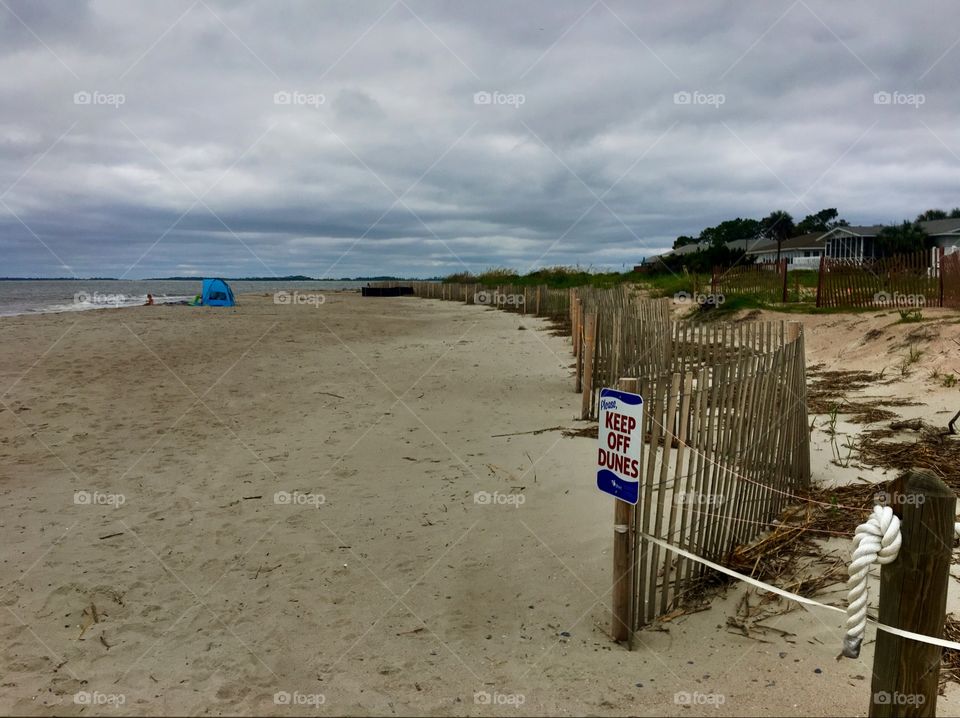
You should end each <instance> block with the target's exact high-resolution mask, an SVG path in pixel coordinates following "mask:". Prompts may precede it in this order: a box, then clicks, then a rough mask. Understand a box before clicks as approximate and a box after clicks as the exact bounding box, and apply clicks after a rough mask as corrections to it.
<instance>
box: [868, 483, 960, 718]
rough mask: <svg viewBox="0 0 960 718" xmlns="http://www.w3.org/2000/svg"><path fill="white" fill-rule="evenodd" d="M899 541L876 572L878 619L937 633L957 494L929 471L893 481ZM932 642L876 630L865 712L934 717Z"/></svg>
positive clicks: (936, 660)
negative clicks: (890, 557)
mask: <svg viewBox="0 0 960 718" xmlns="http://www.w3.org/2000/svg"><path fill="white" fill-rule="evenodd" d="M890 494H891V497H890V501H891V505H892V507H893V511H894V513H895V514H897V515H898V516H900V517H901V518H902V523H901V525H900V532H901V536H902V538H903V544H902V545H901V547H900V553H899V554H898V555H897V558H896V560H895V561H893V563H889V564H887V565H885V566H884V567H883V569H882V570H881V572H880V610H879V616H878V620H879V622H880V623H883V624H886V625H888V626H893V627H894V628H902V629H904V630H907V631H912V632H914V633H921V634H924V635H927V636H935V637H937V638H942V637H943V624H944V621H945V618H946V610H947V585H948V583H949V581H950V560H951V554H952V550H953V535H954V525H953V522H954V519H953V517H954V511H955V509H956V504H957V497H956V495H955V494H954V493H953V491H952V490H951V489H950V487H948V486H947V485H946V484H945V483H944V482H943V481H942V480H941V479H939V478H938V477H936V476H934V475H933V474H932V473H931V472H929V471H911V472H909V473H907V474H905V475H904V476H902V477H900V478H899V479H897V480H896V481H894V482H893V485H892V490H891V491H890ZM942 650H943V649H941V648H940V647H939V646H934V645H931V644H929V643H920V642H919V641H912V640H910V639H907V638H901V637H900V636H895V635H893V634H892V633H887V632H886V631H883V630H878V631H877V647H876V652H875V653H874V659H873V683H872V684H871V686H870V716H871V718H874V717H876V718H879V717H881V716H935V715H936V714H937V685H938V682H939V680H940V654H941V653H942Z"/></svg>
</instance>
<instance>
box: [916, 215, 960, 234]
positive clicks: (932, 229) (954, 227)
mask: <svg viewBox="0 0 960 718" xmlns="http://www.w3.org/2000/svg"><path fill="white" fill-rule="evenodd" d="M919 224H920V227H921V228H922V229H923V231H924V232H926V233H927V234H929V235H930V236H931V237H936V236H938V235H943V234H960V219H931V220H927V221H926V222H920V223H919Z"/></svg>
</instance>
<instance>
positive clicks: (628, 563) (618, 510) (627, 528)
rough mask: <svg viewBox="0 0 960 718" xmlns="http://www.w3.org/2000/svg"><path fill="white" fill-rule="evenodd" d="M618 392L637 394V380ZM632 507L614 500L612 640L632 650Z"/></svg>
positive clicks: (624, 381) (626, 382)
mask: <svg viewBox="0 0 960 718" xmlns="http://www.w3.org/2000/svg"><path fill="white" fill-rule="evenodd" d="M618 388H619V389H620V391H628V392H631V393H634V394H635V393H636V391H637V380H636V379H621V380H620V381H619V383H618ZM635 508H636V507H634V505H633V504H628V503H627V502H626V501H621V500H620V499H616V498H615V499H614V500H613V594H612V596H613V598H612V606H611V608H612V610H613V625H612V628H611V633H612V635H613V640H615V641H626V642H627V648H628V649H629V650H631V651H632V650H633V610H632V609H633V557H632V556H631V552H632V550H633V541H634V537H633V535H632V532H633V530H634V512H635Z"/></svg>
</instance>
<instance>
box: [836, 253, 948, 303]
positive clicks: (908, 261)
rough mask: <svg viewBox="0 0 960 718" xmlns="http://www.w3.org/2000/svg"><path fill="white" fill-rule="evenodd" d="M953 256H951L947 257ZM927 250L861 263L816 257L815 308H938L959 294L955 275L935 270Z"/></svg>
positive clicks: (936, 263)
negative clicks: (817, 271)
mask: <svg viewBox="0 0 960 718" xmlns="http://www.w3.org/2000/svg"><path fill="white" fill-rule="evenodd" d="M951 256H953V255H951ZM939 260H940V261H939V262H937V261H933V262H932V261H931V253H930V252H929V251H927V250H921V251H919V252H913V253H911V254H900V255H896V256H893V257H885V258H882V259H866V260H863V261H856V260H849V259H832V258H830V257H821V258H820V278H819V281H818V283H817V306H818V307H924V306H927V307H939V306H943V297H944V294H947V295H948V296H951V297H952V296H954V294H956V293H957V292H960V284H958V280H960V277H957V276H956V275H955V274H950V275H948V276H947V277H946V279H947V282H948V284H945V283H944V279H945V277H944V274H943V272H939V271H937V267H938V264H939V265H941V266H942V264H943V260H944V257H943V254H942V250H940V256H939Z"/></svg>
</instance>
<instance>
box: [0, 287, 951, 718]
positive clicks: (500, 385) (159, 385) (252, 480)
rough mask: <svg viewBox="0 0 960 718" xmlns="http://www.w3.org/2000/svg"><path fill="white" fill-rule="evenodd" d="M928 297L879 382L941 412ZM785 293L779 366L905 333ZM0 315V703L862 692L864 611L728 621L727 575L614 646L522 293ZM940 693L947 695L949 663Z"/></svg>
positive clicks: (810, 697)
mask: <svg viewBox="0 0 960 718" xmlns="http://www.w3.org/2000/svg"><path fill="white" fill-rule="evenodd" d="M931 315H936V312H931ZM798 316H799V315H792V316H791V318H797V317H798ZM943 316H944V320H943V321H944V323H943V326H942V328H941V329H938V330H937V336H936V338H935V339H930V340H928V341H927V346H928V348H927V349H926V350H925V354H924V356H923V357H922V358H921V359H920V361H919V362H918V365H917V367H916V371H914V372H912V374H911V376H909V377H904V378H903V379H902V381H898V382H896V383H893V384H890V385H886V386H884V387H883V390H884V391H888V392H891V393H895V392H909V393H910V394H911V395H913V396H916V397H918V399H919V400H920V401H922V402H923V405H922V407H921V406H917V407H905V408H904V410H903V414H904V415H905V416H924V417H925V418H926V419H927V420H928V421H930V422H940V423H943V422H945V419H944V418H943V417H944V415H945V414H944V412H947V411H950V410H952V411H956V409H957V408H960V407H958V406H957V398H958V393H957V389H956V388H953V389H949V390H948V389H943V388H937V387H933V386H931V385H930V384H929V382H925V380H924V377H925V376H926V375H927V374H928V373H929V371H930V370H931V369H932V368H933V367H934V366H941V367H942V370H943V371H948V370H951V366H950V363H951V362H953V363H954V364H957V361H956V357H957V349H956V348H955V345H953V344H952V342H953V341H954V339H956V338H957V337H960V327H958V325H957V324H956V323H955V320H954V321H953V322H952V323H951V320H950V318H949V317H950V315H947V314H946V313H945V314H944V315H943ZM800 318H803V319H804V321H805V323H806V324H807V336H808V341H807V351H808V364H813V363H816V362H822V363H824V364H825V365H827V366H832V367H836V366H840V365H844V366H846V365H847V364H848V363H849V362H851V361H855V362H859V363H857V364H856V367H857V368H870V369H873V370H879V368H880V367H881V366H885V365H886V364H884V362H886V363H888V364H890V365H891V366H893V365H894V364H895V363H896V360H897V357H898V356H899V354H900V353H903V351H904V349H903V348H900V349H894V348H893V347H894V346H899V345H900V342H901V339H902V337H900V334H901V333H902V332H904V331H909V330H910V327H908V328H907V329H903V328H902V327H896V328H893V329H890V328H886V329H884V327H888V325H890V323H891V322H892V320H893V319H894V318H895V317H892V318H891V317H889V316H888V317H885V318H884V317H871V318H868V319H867V318H864V317H863V316H857V317H851V316H844V317H833V316H817V317H812V318H811V317H802V316H801V317H800ZM872 328H879V329H882V330H883V332H886V333H887V334H891V335H894V336H895V337H900V338H893V339H886V338H885V337H884V336H883V334H881V335H879V336H876V337H874V338H872V339H871V340H869V341H868V342H864V341H863V337H864V336H865V334H866V332H868V331H869V330H870V329H872ZM0 336H2V339H3V341H2V342H0V387H2V389H0V391H2V392H3V393H2V394H0V399H2V402H3V403H2V404H0V516H2V517H3V520H2V528H0V539H2V540H0V543H2V546H3V554H2V566H3V581H2V593H0V601H2V606H3V610H0V639H2V643H3V646H4V648H3V651H2V660H0V674H2V676H3V678H2V687H0V712H2V713H4V714H10V713H12V714H29V715H52V714H59V715H111V714H114V715H115V714H118V713H119V714H145V715H162V714H181V715H182V714H198V715H200V714H203V715H207V714H223V715H237V714H239V715H252V714H261V715H262V714H281V715H285V714H289V715H308V714H309V715H317V714H321V715H322V714H330V715H342V714H348V715H361V714H376V715H530V714H537V715H540V714H551V715H865V713H866V708H867V705H868V702H869V695H868V694H869V687H870V680H869V674H870V666H871V662H872V658H873V656H872V639H873V635H872V632H871V631H870V630H868V643H867V644H866V645H865V649H864V652H863V655H862V657H861V659H859V660H855V661H854V660H844V661H843V662H836V661H835V660H834V658H835V656H836V655H837V653H838V652H839V647H840V639H841V635H842V632H841V625H842V620H843V617H842V616H840V615H839V614H834V613H830V612H824V611H819V610H812V611H807V610H804V609H801V608H797V609H796V610H794V611H792V612H789V613H784V614H782V615H779V616H777V617H776V618H774V619H771V621H770V622H769V623H770V624H771V625H774V626H775V627H776V628H777V629H779V631H780V632H781V633H769V634H765V635H764V636H763V637H762V639H761V640H758V639H757V638H756V637H754V636H743V635H737V633H736V632H735V631H730V630H728V628H727V626H726V624H727V619H728V617H729V616H730V615H732V613H733V612H734V610H735V608H736V606H737V605H738V604H739V602H740V601H742V600H743V596H744V594H745V593H746V594H749V597H748V600H750V601H757V602H759V601H760V600H761V597H760V596H759V595H758V594H757V592H756V591H755V590H753V589H749V590H748V589H746V588H745V587H743V586H742V585H740V584H737V585H734V586H732V587H731V588H729V589H728V590H727V591H726V593H725V594H723V595H720V596H717V597H716V598H715V599H714V600H713V602H712V606H711V607H710V608H709V610H704V611H701V612H699V613H693V614H689V615H683V616H678V617H676V618H675V619H674V620H671V621H668V622H663V623H659V624H657V625H656V626H654V627H651V629H649V630H646V631H643V632H642V633H641V635H640V644H639V645H638V646H637V649H636V650H635V651H634V652H628V651H626V649H625V648H623V647H621V646H618V645H616V644H614V643H612V642H611V641H610V639H609V637H608V628H609V622H610V612H609V603H610V601H609V593H608V591H609V588H610V584H611V566H610V563H611V560H610V548H611V536H612V528H611V525H612V511H613V506H612V502H613V500H612V499H611V498H610V497H608V496H605V495H603V494H600V493H599V492H598V491H597V490H596V488H595V486H594V481H593V471H594V463H593V462H594V460H595V456H594V453H593V446H594V445H593V441H592V440H590V439H589V438H567V437H564V436H563V435H562V433H561V432H560V431H559V430H557V427H569V428H577V427H583V426H586V425H587V424H586V422H580V421H577V420H575V419H574V417H575V416H576V415H577V413H578V408H579V405H580V397H579V395H577V394H575V393H574V391H573V384H572V381H571V378H570V377H571V369H570V365H571V364H572V361H573V359H572V357H571V353H570V340H569V338H567V337H562V336H556V335H555V334H554V333H552V332H551V330H550V327H549V326H548V324H547V323H546V322H545V321H544V320H541V319H534V318H529V317H521V316H519V315H516V314H508V313H505V312H498V311H495V310H492V309H489V308H485V307H480V306H464V305H462V304H460V303H455V302H439V301H435V300H421V299H416V298H412V297H409V298H402V299H361V298H360V297H359V296H358V295H356V294H353V293H330V294H327V295H326V296H325V301H324V302H323V303H322V304H319V303H318V304H300V305H277V304H274V303H273V300H272V297H270V296H262V295H244V296H243V297H241V303H240V305H239V306H238V307H235V308H190V307H181V306H156V307H139V308H129V309H117V310H102V311H89V312H82V313H72V314H55V315H54V314H51V315H44V316H33V317H9V318H3V319H0ZM841 337H846V340H844V341H840V338H841ZM870 342H874V343H876V346H874V344H871V343H870ZM891 342H893V343H892V344H891ZM861 364H862V367H861ZM874 365H876V366H874ZM848 368H849V367H848ZM954 368H960V367H954ZM540 429H546V431H543V432H541V433H533V432H536V431H537V430H540ZM812 448H813V455H814V459H813V462H814V481H824V480H831V478H833V479H836V478H837V474H838V472H846V473H844V474H843V476H845V477H847V478H849V479H850V480H852V479H854V478H855V477H856V476H857V475H861V476H866V474H864V472H863V471H859V472H858V470H857V469H856V468H853V467H851V468H847V469H840V468H838V467H836V466H833V465H831V464H830V459H831V455H830V453H829V450H828V449H827V448H825V446H824V444H823V437H822V436H820V437H819V438H818V435H817V430H816V429H815V433H814V438H813V445H812ZM871 476H872V475H871ZM868 478H870V476H868ZM873 478H874V479H875V480H879V479H881V478H890V476H883V475H882V473H878V474H877V475H876V476H873ZM842 479H843V477H841V479H837V480H842ZM837 551H838V555H839V554H840V553H842V547H838V548H837ZM835 588H836V589H838V590H832V591H830V592H828V593H826V594H825V595H824V596H823V597H821V600H825V601H827V602H830V603H840V602H841V599H842V595H843V592H842V591H841V590H839V589H840V588H841V587H839V586H837V587H835ZM954 588H955V586H952V587H951V606H952V607H954V608H956V606H955V604H956V603H957V601H956V599H957V595H956V593H957V592H955V591H954V590H953V589H954ZM78 695H81V696H82V697H81V698H80V699H79V702H78V699H77V696H78ZM84 702H86V703H85V704H84ZM939 712H940V714H942V715H950V714H957V713H958V712H960V695H958V691H957V689H956V686H955V685H952V684H951V685H949V686H948V688H947V692H946V695H945V696H944V697H942V698H941V701H940V705H939Z"/></svg>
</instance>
